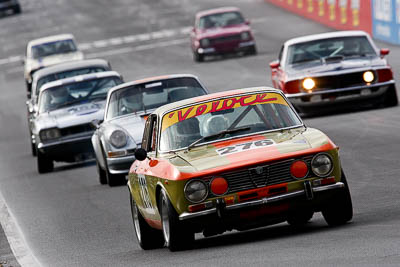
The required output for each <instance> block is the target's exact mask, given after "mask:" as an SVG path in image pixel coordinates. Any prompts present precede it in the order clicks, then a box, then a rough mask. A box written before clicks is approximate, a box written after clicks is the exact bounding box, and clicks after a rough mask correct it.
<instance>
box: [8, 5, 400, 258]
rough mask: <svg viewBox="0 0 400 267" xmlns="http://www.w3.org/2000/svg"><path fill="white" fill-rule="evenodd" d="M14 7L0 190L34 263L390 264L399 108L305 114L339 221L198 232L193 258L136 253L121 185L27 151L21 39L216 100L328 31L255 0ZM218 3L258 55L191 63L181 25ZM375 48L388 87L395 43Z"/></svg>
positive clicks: (399, 55) (397, 238) (397, 209)
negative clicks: (328, 163) (340, 208)
mask: <svg viewBox="0 0 400 267" xmlns="http://www.w3.org/2000/svg"><path fill="white" fill-rule="evenodd" d="M21 3H22V9H23V12H22V14H21V15H19V16H13V15H4V14H3V15H1V17H0V151H1V154H0V191H1V194H2V195H3V197H4V199H5V201H6V203H7V205H8V207H9V209H10V211H11V212H12V213H13V215H14V216H15V218H16V220H17V223H18V225H19V226H20V229H21V231H22V233H23V235H24V237H25V240H26V242H27V244H28V246H29V248H30V249H31V251H32V253H33V254H34V255H35V257H36V258H37V259H38V261H39V262H40V263H41V264H42V265H43V266H161V265H162V266H165V265H167V266H171V265H184V266H215V265H224V266H227V265H232V266H239V265H240V266H243V265H247V266H254V265H256V266H260V265H262V266H267V265H268V266H275V265H292V266H293V265H296V266H298V265H300V266H302V265H304V266H308V265H314V266H318V265H360V266H365V265H373V266H382V265H398V264H399V262H400V252H399V246H398V245H399V244H400V243H399V242H400V198H399V192H400V183H399V182H398V181H399V178H400V177H399V176H400V174H399V173H400V164H399V163H400V159H399V156H400V153H399V143H400V142H399V139H400V135H399V132H400V123H399V122H400V107H394V108H385V109H382V108H380V109H379V108H378V109H365V108H363V109H352V110H347V111H345V112H339V111H335V112H332V113H330V114H325V115H323V116H313V117H309V118H305V122H306V124H307V125H308V126H310V127H315V128H318V129H321V130H322V131H324V132H325V133H327V134H328V135H329V136H330V137H331V139H332V140H333V141H334V142H335V143H336V144H337V145H339V146H340V153H341V160H342V163H343V168H344V171H345V172H346V176H347V179H348V182H349V185H350V189H351V193H352V197H353V205H354V219H353V221H352V222H351V223H349V224H347V225H345V226H342V227H338V228H329V227H328V226H327V224H326V223H325V221H324V220H323V218H322V216H321V215H319V214H316V215H315V216H314V218H313V220H312V221H311V223H309V224H308V225H307V226H306V227H305V228H304V229H294V228H292V227H289V225H287V224H279V225H275V226H270V227H265V228H261V229H255V230H252V231H247V232H231V233H225V234H224V235H221V236H215V237H211V238H203V237H202V236H201V235H199V236H197V240H196V242H195V248H194V249H193V250H188V251H182V252H175V253H171V252H169V250H168V249H158V250H153V251H143V250H141V249H140V248H139V246H138V245H137V243H136V237H135V236H134V229H133V225H132V219H131V214H130V208H129V195H128V190H127V188H126V187H125V186H121V187H114V188H110V187H108V186H101V185H100V184H99V183H98V179H97V173H96V168H95V165H94V164H93V162H91V163H85V164H76V165H65V164H58V165H56V169H55V171H54V172H53V173H50V174H45V175H39V174H38V173H37V170H36V158H34V157H32V156H31V154H30V144H29V139H28V127H27V121H26V107H25V101H26V93H25V91H26V89H25V85H24V80H23V72H22V71H23V68H22V65H21V63H20V62H19V58H20V57H21V55H23V53H24V48H25V45H26V43H27V42H28V41H29V40H31V39H34V38H38V37H42V36H46V35H52V34H57V33H64V32H70V33H73V34H74V35H75V36H76V38H77V41H78V42H79V43H81V44H82V46H81V47H82V49H84V52H85V54H86V55H87V57H90V58H93V57H101V58H105V59H107V60H109V61H110V62H111V64H112V67H113V68H114V69H115V70H116V71H118V72H120V73H121V74H122V75H123V76H124V78H125V80H126V81H131V80H134V79H139V78H144V77H147V76H154V75H161V74H171V73H192V74H195V75H198V76H199V78H200V79H201V80H202V81H203V82H204V84H205V85H206V86H207V87H208V88H209V89H210V91H211V92H216V91H223V90H227V89H233V88H240V87H251V86H257V85H271V80H270V71H269V66H268V63H269V62H270V61H272V60H273V59H275V58H276V57H277V54H278V51H279V48H280V46H281V44H282V43H283V42H284V41H285V40H286V39H288V38H292V37H295V36H299V35H306V34H312V33H321V32H325V31H330V29H328V28H326V27H323V26H321V25H318V24H315V23H313V22H310V21H307V20H305V19H302V18H300V17H297V16H295V15H292V14H290V13H287V12H285V11H283V10H281V9H279V8H276V7H274V6H272V5H270V4H266V3H264V2H263V1H262V0H231V1H227V0H218V1H215V0H113V1H105V0H97V1H95V0H85V1H82V0H35V1H31V0H21ZM224 5H234V6H238V7H240V8H241V9H242V11H243V13H244V14H245V15H246V16H247V17H248V18H249V19H251V21H252V27H253V30H255V38H256V41H257V44H258V50H259V53H258V55H257V56H246V57H228V58H217V59H213V60H209V61H206V62H204V63H200V64H198V63H197V64H196V63H194V62H193V60H192V54H191V50H190V48H189V38H188V26H191V24H192V22H193V19H194V14H195V13H196V12H197V11H199V10H202V9H208V8H213V7H219V6H224ZM378 45H379V46H380V47H389V48H390V49H391V53H390V55H389V56H388V58H389V61H390V63H391V64H392V67H393V69H394V72H395V76H396V77H397V79H400V76H399V71H400V47H394V46H391V45H387V44H382V43H378ZM397 86H398V87H399V84H397ZM0 256H1V255H0ZM0 265H1V264H0Z"/></svg>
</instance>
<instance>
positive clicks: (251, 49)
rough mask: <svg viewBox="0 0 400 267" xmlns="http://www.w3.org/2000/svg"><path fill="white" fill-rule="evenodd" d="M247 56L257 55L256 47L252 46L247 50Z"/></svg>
mask: <svg viewBox="0 0 400 267" xmlns="http://www.w3.org/2000/svg"><path fill="white" fill-rule="evenodd" d="M247 54H249V55H257V47H256V46H255V45H253V46H252V47H250V48H249V51H248V52H247Z"/></svg>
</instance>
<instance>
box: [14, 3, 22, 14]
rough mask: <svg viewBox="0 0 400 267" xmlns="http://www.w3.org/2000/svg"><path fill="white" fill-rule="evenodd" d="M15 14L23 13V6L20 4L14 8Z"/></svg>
mask: <svg viewBox="0 0 400 267" xmlns="http://www.w3.org/2000/svg"><path fill="white" fill-rule="evenodd" d="M13 11H14V14H20V13H21V6H20V5H16V6H15V7H14V8H13Z"/></svg>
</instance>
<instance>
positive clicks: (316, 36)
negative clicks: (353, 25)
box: [285, 31, 369, 46]
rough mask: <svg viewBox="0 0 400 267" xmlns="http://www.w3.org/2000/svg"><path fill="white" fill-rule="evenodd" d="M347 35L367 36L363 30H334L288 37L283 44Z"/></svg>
mask: <svg viewBox="0 0 400 267" xmlns="http://www.w3.org/2000/svg"><path fill="white" fill-rule="evenodd" d="M349 36H366V37H368V36H369V35H368V33H366V32H364V31H334V32H327V33H319V34H312V35H305V36H301V37H296V38H293V39H290V40H288V41H286V42H285V46H290V45H293V44H297V43H304V42H310V41H315V40H320V39H329V38H335V37H349Z"/></svg>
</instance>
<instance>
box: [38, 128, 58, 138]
mask: <svg viewBox="0 0 400 267" xmlns="http://www.w3.org/2000/svg"><path fill="white" fill-rule="evenodd" d="M39 136H40V140H41V141H49V140H54V139H57V138H60V137H61V133H60V130H59V129H58V128H51V129H46V130H42V131H40V133H39Z"/></svg>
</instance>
